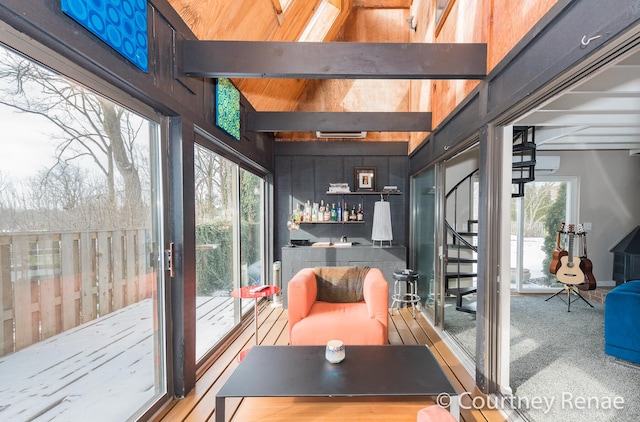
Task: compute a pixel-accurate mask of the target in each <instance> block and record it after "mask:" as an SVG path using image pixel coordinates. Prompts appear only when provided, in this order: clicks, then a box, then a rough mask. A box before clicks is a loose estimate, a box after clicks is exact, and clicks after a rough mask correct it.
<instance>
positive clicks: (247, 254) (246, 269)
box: [240, 169, 269, 287]
mask: <svg viewBox="0 0 640 422" xmlns="http://www.w3.org/2000/svg"><path fill="white" fill-rule="evenodd" d="M264 190H265V189H264V179H262V178H261V177H259V176H256V175H255V174H253V173H250V172H248V171H246V170H244V169H241V170H240V236H241V246H240V260H241V269H242V272H241V285H242V286H243V287H244V286H255V285H258V284H263V281H264V280H265V278H264V269H263V265H262V263H263V261H264V236H263V233H264V232H265V231H264V218H265V216H264V207H263V204H264V202H265V201H264ZM266 284H269V283H266Z"/></svg>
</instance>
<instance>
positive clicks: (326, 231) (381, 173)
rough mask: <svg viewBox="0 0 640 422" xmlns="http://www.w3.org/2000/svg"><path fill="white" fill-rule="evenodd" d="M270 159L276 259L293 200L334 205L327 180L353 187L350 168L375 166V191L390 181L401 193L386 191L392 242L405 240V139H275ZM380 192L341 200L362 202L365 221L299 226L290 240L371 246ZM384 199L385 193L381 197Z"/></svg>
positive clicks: (335, 199)
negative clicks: (272, 164) (343, 240)
mask: <svg viewBox="0 0 640 422" xmlns="http://www.w3.org/2000/svg"><path fill="white" fill-rule="evenodd" d="M275 151H276V157H275V169H276V170H275V173H274V175H275V221H276V223H275V227H276V230H277V232H276V233H275V245H276V247H275V250H274V254H275V258H276V259H281V257H280V248H281V247H282V246H284V245H285V244H286V243H287V242H288V240H289V231H288V230H287V225H286V223H287V218H288V217H289V214H290V213H291V211H292V206H294V205H295V204H296V203H298V202H302V203H305V202H306V201H307V199H308V200H310V201H311V202H312V203H313V202H314V201H315V202H320V200H321V199H324V200H325V202H327V201H328V202H329V203H333V202H335V203H338V202H339V201H341V200H343V199H342V197H341V196H336V195H327V194H326V192H327V191H328V189H329V183H335V182H348V183H349V185H350V187H351V190H352V191H353V190H355V189H354V188H355V185H354V167H375V169H376V179H377V180H376V182H375V184H376V189H377V190H381V189H382V188H383V186H386V185H395V186H398V189H400V190H401V191H402V195H389V196H388V201H389V202H390V204H391V220H392V225H393V243H394V244H396V245H406V243H407V239H408V221H409V220H408V209H409V196H408V193H409V177H408V171H409V159H408V157H407V143H406V142H377V143H362V142H308V141H305V142H279V143H277V144H276V150H275ZM379 200H380V196H379V195H346V196H345V197H344V201H346V202H347V203H348V204H349V206H350V207H351V205H352V204H354V203H355V204H356V206H357V205H358V204H359V203H362V204H363V208H364V213H365V223H364V224H361V225H360V224H345V225H342V224H330V225H329V224H310V225H307V224H303V225H301V226H300V230H298V231H295V232H292V234H291V236H292V238H293V239H309V240H310V241H330V240H332V241H337V240H339V239H340V237H341V236H343V235H344V236H347V238H348V240H349V241H356V242H360V243H362V244H371V223H372V219H373V207H374V203H375V202H376V201H379ZM385 200H387V199H386V197H385Z"/></svg>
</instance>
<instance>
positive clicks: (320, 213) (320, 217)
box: [318, 199, 324, 221]
mask: <svg viewBox="0 0 640 422" xmlns="http://www.w3.org/2000/svg"><path fill="white" fill-rule="evenodd" d="M318 221H324V199H321V200H320V209H318Z"/></svg>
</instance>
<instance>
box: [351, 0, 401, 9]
mask: <svg viewBox="0 0 640 422" xmlns="http://www.w3.org/2000/svg"><path fill="white" fill-rule="evenodd" d="M411 3H413V0H353V7H370V8H373V9H408V8H410V7H411Z"/></svg>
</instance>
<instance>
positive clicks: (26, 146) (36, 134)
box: [0, 105, 56, 181]
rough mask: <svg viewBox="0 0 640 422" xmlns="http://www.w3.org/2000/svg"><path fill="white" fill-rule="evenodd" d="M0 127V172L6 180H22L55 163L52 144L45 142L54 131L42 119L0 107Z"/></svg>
mask: <svg viewBox="0 0 640 422" xmlns="http://www.w3.org/2000/svg"><path fill="white" fill-rule="evenodd" d="M25 123H26V124H25ZM0 127H2V139H1V140H0V145H1V146H2V147H1V148H0V170H1V171H2V173H3V175H4V176H5V177H9V178H10V179H11V180H13V181H15V180H16V179H19V180H22V179H25V178H28V177H29V176H32V175H34V174H35V173H36V172H37V171H38V170H40V169H42V168H43V167H45V166H50V165H51V164H52V163H53V162H54V158H53V157H54V154H55V143H54V142H53V141H51V142H46V141H44V140H45V139H47V138H49V135H50V134H51V133H54V132H55V131H56V130H55V128H54V127H53V125H51V124H48V123H47V122H46V121H45V120H44V119H43V118H41V117H37V116H33V115H29V114H28V113H18V112H16V111H15V110H13V109H12V108H10V107H7V106H4V105H0Z"/></svg>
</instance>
